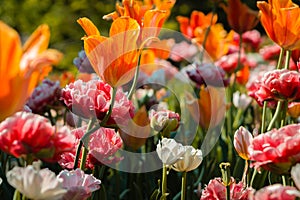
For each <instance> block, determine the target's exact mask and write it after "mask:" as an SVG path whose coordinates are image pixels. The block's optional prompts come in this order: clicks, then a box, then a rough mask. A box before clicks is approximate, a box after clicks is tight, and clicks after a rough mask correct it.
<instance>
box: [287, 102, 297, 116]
mask: <svg viewBox="0 0 300 200" xmlns="http://www.w3.org/2000/svg"><path fill="white" fill-rule="evenodd" d="M288 114H289V115H290V116H291V117H293V118H298V117H299V116H300V102H290V103H289V104H288Z"/></svg>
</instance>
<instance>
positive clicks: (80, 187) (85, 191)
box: [57, 168, 101, 200]
mask: <svg viewBox="0 0 300 200" xmlns="http://www.w3.org/2000/svg"><path fill="white" fill-rule="evenodd" d="M57 178H59V179H62V187H63V188H64V189H67V193H66V194H65V195H64V196H63V199H64V200H69V199H72V200H86V199H87V198H89V197H90V196H91V195H92V192H94V191H96V190H98V189H99V188H100V184H101V181H100V180H99V179H96V178H95V177H94V176H93V175H89V174H85V173H84V171H82V170H81V169H78V168H77V169H76V170H72V171H67V170H63V171H61V172H60V173H59V174H58V176H57Z"/></svg>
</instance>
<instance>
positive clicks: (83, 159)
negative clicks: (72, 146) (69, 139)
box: [79, 146, 89, 171]
mask: <svg viewBox="0 0 300 200" xmlns="http://www.w3.org/2000/svg"><path fill="white" fill-rule="evenodd" d="M88 152H89V150H88V149H87V148H86V147H85V146H83V149H82V154H81V159H80V166H79V167H80V169H81V170H82V171H84V170H85V162H86V158H87V154H88Z"/></svg>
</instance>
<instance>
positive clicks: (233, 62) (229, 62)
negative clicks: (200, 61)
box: [215, 52, 247, 74]
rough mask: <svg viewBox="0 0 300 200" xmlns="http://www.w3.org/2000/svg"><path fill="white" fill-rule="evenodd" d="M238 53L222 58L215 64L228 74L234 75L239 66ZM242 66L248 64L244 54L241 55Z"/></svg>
mask: <svg viewBox="0 0 300 200" xmlns="http://www.w3.org/2000/svg"><path fill="white" fill-rule="evenodd" d="M238 57H239V55H238V53H237V52H236V53H232V54H229V55H225V56H222V57H221V58H220V59H219V60H218V61H216V62H215V65H216V66H219V67H221V68H222V69H223V70H224V71H225V72H226V73H228V74H231V73H233V72H234V71H235V70H236V68H237V65H238ZM240 62H241V65H245V64H247V58H246V55H245V54H244V53H242V54H241V60H240Z"/></svg>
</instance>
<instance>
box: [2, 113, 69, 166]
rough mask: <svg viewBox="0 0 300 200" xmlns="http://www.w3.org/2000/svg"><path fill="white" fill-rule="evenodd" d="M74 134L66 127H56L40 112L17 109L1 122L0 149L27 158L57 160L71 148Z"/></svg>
mask: <svg viewBox="0 0 300 200" xmlns="http://www.w3.org/2000/svg"><path fill="white" fill-rule="evenodd" d="M73 141H74V136H73V135H72V134H71V131H70V130H69V129H68V128H67V127H61V128H56V127H54V126H52V125H51V123H50V122H49V120H48V119H47V118H44V117H42V116H40V115H36V114H32V113H27V112H18V113H16V114H15V115H13V116H12V117H8V118H6V119H5V120H4V121H3V122H2V123H1V124H0V149H1V150H2V151H4V152H6V153H8V154H11V155H13V156H15V157H16V158H20V157H23V158H25V160H27V161H30V162H31V161H32V159H41V160H43V161H46V162H57V161H58V160H59V159H60V155H61V154H62V153H64V152H69V151H71V150H72V149H73Z"/></svg>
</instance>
